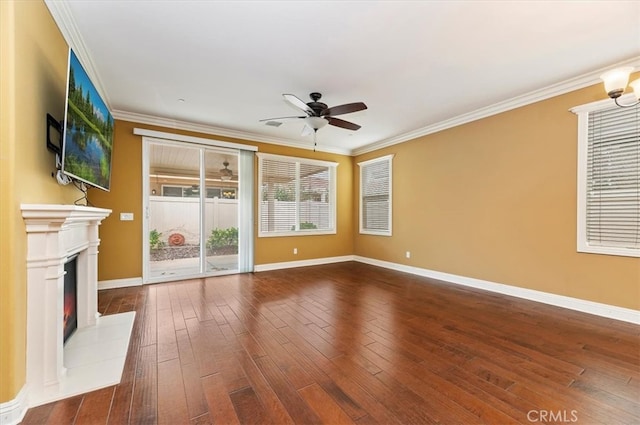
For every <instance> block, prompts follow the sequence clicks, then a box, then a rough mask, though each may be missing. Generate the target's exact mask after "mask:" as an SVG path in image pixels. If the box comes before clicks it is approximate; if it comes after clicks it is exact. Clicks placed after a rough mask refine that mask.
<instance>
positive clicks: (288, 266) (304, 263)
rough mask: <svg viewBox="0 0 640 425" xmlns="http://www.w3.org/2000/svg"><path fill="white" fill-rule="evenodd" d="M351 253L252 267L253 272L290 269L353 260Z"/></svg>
mask: <svg viewBox="0 0 640 425" xmlns="http://www.w3.org/2000/svg"><path fill="white" fill-rule="evenodd" d="M353 260H354V256H353V255H343V256H341V257H324V258H313V259H310V260H299V261H285V262H282V263H270V264H257V265H255V266H254V267H253V271H254V272H266V271H269V270H280V269H292V268H294V267H307V266H319V265H321V264H331V263H343V262H345V261H353Z"/></svg>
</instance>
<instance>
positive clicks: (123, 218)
mask: <svg viewBox="0 0 640 425" xmlns="http://www.w3.org/2000/svg"><path fill="white" fill-rule="evenodd" d="M120 221H133V213H120Z"/></svg>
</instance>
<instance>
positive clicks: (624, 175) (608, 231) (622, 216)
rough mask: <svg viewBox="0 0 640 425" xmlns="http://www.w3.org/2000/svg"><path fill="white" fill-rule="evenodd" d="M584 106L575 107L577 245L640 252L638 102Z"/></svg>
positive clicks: (610, 251) (615, 252) (606, 251)
mask: <svg viewBox="0 0 640 425" xmlns="http://www.w3.org/2000/svg"><path fill="white" fill-rule="evenodd" d="M576 109H578V108H576ZM585 109H587V110H583V111H579V112H578V115H579V126H580V129H579V134H580V140H579V164H578V165H579V176H578V177H579V193H578V200H579V202H578V226H579V228H578V250H579V251H582V252H592V253H600V254H612V255H626V256H633V257H640V107H639V106H635V107H631V108H620V107H617V106H613V107H612V106H611V105H610V103H609V102H607V106H606V107H600V108H597V107H594V106H592V107H590V108H589V107H587V108H585Z"/></svg>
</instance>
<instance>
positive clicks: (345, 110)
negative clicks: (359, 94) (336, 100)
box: [320, 102, 367, 116]
mask: <svg viewBox="0 0 640 425" xmlns="http://www.w3.org/2000/svg"><path fill="white" fill-rule="evenodd" d="M365 109H367V105H365V104H364V103H362V102H356V103H346V104H344V105H338V106H333V107H331V108H327V109H325V110H324V111H322V113H321V114H320V115H322V116H335V115H342V114H350V113H351V112H358V111H363V110H365Z"/></svg>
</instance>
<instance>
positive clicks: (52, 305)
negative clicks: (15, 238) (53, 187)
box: [21, 204, 126, 406]
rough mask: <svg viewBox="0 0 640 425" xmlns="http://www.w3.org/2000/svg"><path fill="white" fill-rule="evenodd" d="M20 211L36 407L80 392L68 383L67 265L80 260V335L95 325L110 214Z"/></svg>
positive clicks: (74, 209)
mask: <svg viewBox="0 0 640 425" xmlns="http://www.w3.org/2000/svg"><path fill="white" fill-rule="evenodd" d="M21 210H22V217H23V219H24V222H25V224H26V232H27V388H28V397H29V404H30V405H31V406H33V405H38V404H41V403H42V402H44V401H50V400H51V399H56V398H61V397H65V396H68V395H69V392H70V391H76V389H75V388H71V387H74V386H75V384H74V385H70V384H68V383H65V382H66V381H65V379H66V378H67V376H66V375H67V368H66V367H65V361H64V352H65V351H64V350H65V348H64V345H63V335H62V334H63V304H64V301H63V293H64V274H65V271H64V265H65V263H66V262H67V261H69V259H71V258H73V257H74V256H77V273H76V275H77V316H78V330H77V331H76V334H77V333H79V332H80V331H81V330H82V329H86V328H92V327H93V328H95V327H96V323H97V317H98V258H97V256H98V245H99V244H100V239H99V237H98V226H99V225H100V223H101V222H102V220H103V219H105V218H106V217H107V216H109V214H110V213H111V210H108V209H102V208H93V207H87V206H78V205H50V204H23V205H21ZM74 337H75V334H74V336H72V338H71V339H73V338H74ZM71 339H70V340H71ZM125 352H126V349H125Z"/></svg>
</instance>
